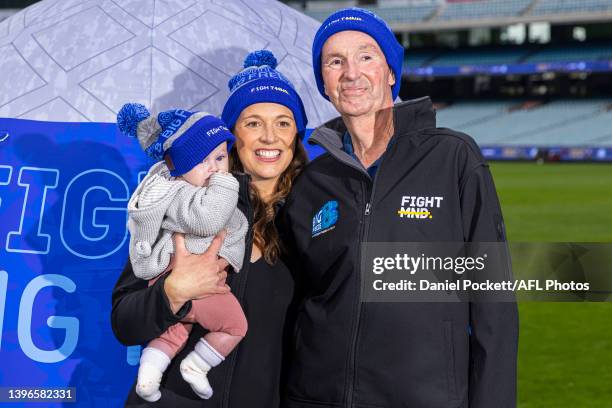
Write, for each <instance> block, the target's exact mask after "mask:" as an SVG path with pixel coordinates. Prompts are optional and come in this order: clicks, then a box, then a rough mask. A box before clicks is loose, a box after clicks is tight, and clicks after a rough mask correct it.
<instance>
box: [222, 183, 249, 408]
mask: <svg viewBox="0 0 612 408" xmlns="http://www.w3.org/2000/svg"><path fill="white" fill-rule="evenodd" d="M245 179H246V183H245V182H243V180H241V183H240V188H243V186H244V189H245V191H246V193H245V197H246V204H247V205H246V210H247V214H246V219H247V222H248V223H249V226H250V228H249V230H248V233H247V239H246V245H245V250H244V259H243V262H242V263H243V267H242V271H240V277H241V279H238V282H237V284H238V288H237V290H236V298H237V299H238V302H240V303H241V304H242V299H243V298H244V292H245V290H246V282H247V277H248V273H249V269H250V267H251V251H252V249H253V208H252V206H251V200H250V196H249V184H250V183H249V178H248V176H245ZM237 354H238V353H231V355H230V357H229V361H228V362H227V363H228V365H229V367H228V370H227V374H226V376H225V384H224V385H225V389H224V393H223V400H222V402H221V406H222V407H225V408H227V407H229V397H230V390H231V382H232V376H233V375H234V368H235V367H236V356H237Z"/></svg>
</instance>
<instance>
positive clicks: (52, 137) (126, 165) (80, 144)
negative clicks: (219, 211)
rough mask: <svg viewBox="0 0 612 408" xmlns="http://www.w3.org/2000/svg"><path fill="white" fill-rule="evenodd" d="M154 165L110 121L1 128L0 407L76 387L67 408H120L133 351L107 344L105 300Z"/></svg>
mask: <svg viewBox="0 0 612 408" xmlns="http://www.w3.org/2000/svg"><path fill="white" fill-rule="evenodd" d="M306 145H307V144H306ZM307 147H308V145H307ZM308 149H309V151H310V152H311V154H314V155H316V154H317V153H315V150H313V149H312V148H311V147H308ZM317 151H318V150H317ZM152 163H153V162H152V161H151V160H150V159H148V158H147V157H146V156H145V154H144V153H143V152H142V150H141V149H140V146H139V145H138V143H137V141H136V140H134V139H129V138H127V137H126V136H123V135H122V134H120V133H119V132H118V131H117V128H116V126H115V124H108V123H57V122H37V121H29V120H19V119H0V214H1V222H0V254H1V256H0V361H2V364H0V384H1V385H2V386H3V387H9V389H8V390H7V389H4V390H3V391H2V392H3V393H4V394H6V395H4V394H3V395H4V397H5V398H8V397H7V395H9V394H7V392H8V391H10V389H12V388H14V389H16V390H23V389H26V388H32V387H44V388H68V387H74V389H75V394H76V395H75V399H76V403H69V404H70V406H84V407H118V406H122V405H123V402H124V400H125V397H126V396H127V393H128V391H129V388H130V387H131V385H132V383H133V382H134V379H135V378H136V372H137V364H138V361H139V358H140V347H139V346H135V347H125V346H123V345H121V344H120V343H119V342H118V341H117V340H116V339H115V337H114V335H113V333H112V330H111V325H110V311H111V292H112V288H113V286H114V284H115V282H116V280H117V278H118V277H119V275H120V273H121V270H122V269H123V267H124V265H125V262H126V260H127V259H128V241H129V237H128V232H127V229H126V222H127V212H126V206H127V202H128V199H129V198H130V196H131V193H132V192H133V191H134V189H135V187H136V185H137V183H138V181H139V180H140V179H142V177H143V176H144V175H145V173H146V170H147V169H148V168H149V167H150V165H151V164H152ZM13 396H14V397H15V396H17V394H15V393H13ZM15 401H17V399H15ZM22 404H23V406H25V405H29V404H27V403H22ZM22 404H19V403H17V404H11V406H20V405H22ZM60 405H62V404H61V403H59V402H57V403H50V402H49V401H47V402H45V406H60Z"/></svg>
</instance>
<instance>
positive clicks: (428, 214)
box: [397, 196, 444, 219]
mask: <svg viewBox="0 0 612 408" xmlns="http://www.w3.org/2000/svg"><path fill="white" fill-rule="evenodd" d="M442 200H444V197H437V196H436V197H424V196H402V203H401V205H400V209H399V210H397V215H399V217H400V218H417V219H430V218H433V214H432V211H431V210H432V208H440V205H441V203H442Z"/></svg>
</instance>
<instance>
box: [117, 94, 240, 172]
mask: <svg viewBox="0 0 612 408" xmlns="http://www.w3.org/2000/svg"><path fill="white" fill-rule="evenodd" d="M117 126H118V127H119V130H120V131H121V133H123V134H124V135H126V136H129V137H136V138H137V139H138V142H139V143H140V146H141V147H142V149H143V150H144V151H145V153H146V154H147V155H148V156H149V157H151V158H153V159H155V160H162V159H165V160H166V164H168V168H169V170H170V174H171V175H172V176H174V177H178V176H181V175H183V174H185V173H187V172H189V170H191V169H193V168H194V167H195V166H196V165H197V164H198V163H201V162H202V161H203V160H204V159H205V158H206V156H208V155H209V154H210V153H211V152H212V151H213V150H215V149H216V148H217V146H219V145H220V144H221V143H223V142H228V149H229V148H230V145H231V143H232V142H233V141H234V136H233V135H232V134H231V132H230V131H229V129H228V128H227V126H226V125H225V123H223V121H222V120H221V119H219V118H217V117H215V116H212V115H209V114H207V113H206V112H189V111H186V110H182V109H172V110H167V111H163V112H160V113H159V114H158V115H157V116H151V114H150V113H149V111H148V110H147V108H145V107H144V106H143V105H141V104H139V103H127V104H125V105H123V107H122V108H121V110H120V111H119V113H118V114H117Z"/></svg>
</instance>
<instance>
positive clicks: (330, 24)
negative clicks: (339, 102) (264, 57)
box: [312, 7, 404, 100]
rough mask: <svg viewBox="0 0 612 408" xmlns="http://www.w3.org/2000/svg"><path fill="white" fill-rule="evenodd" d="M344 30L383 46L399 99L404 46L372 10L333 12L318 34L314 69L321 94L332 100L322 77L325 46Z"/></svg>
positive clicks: (356, 9) (356, 8)
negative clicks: (360, 33) (358, 33)
mask: <svg viewBox="0 0 612 408" xmlns="http://www.w3.org/2000/svg"><path fill="white" fill-rule="evenodd" d="M341 31H361V32H362V33H365V34H367V35H369V36H370V37H372V38H374V40H375V41H376V42H377V43H378V45H379V46H380V49H381V50H382V52H383V54H385V59H386V60H387V64H388V65H389V67H390V68H391V71H393V74H394V75H395V85H393V87H392V88H391V94H392V97H393V100H395V98H397V96H398V95H399V91H400V86H401V84H402V63H403V62H404V47H402V45H401V44H400V43H399V42H398V41H397V39H396V38H395V34H393V31H391V28H389V26H388V25H387V23H385V21H384V20H383V19H382V18H380V17H378V16H377V15H376V14H374V13H373V12H371V11H370V10H366V9H362V8H358V7H350V8H345V9H342V10H338V11H336V12H334V13H332V14H331V15H330V16H329V17H327V19H325V21H323V23H321V27H319V30H318V31H317V33H316V34H315V37H314V41H313V44H312V68H313V70H314V74H315V80H316V82H317V87H318V88H319V92H320V93H321V95H322V96H323V97H324V98H325V99H327V100H329V97H328V96H327V94H326V93H325V86H324V84H323V75H322V74H321V53H322V52H323V45H325V42H326V41H327V40H328V39H329V37H331V36H332V35H334V34H336V33H339V32H341Z"/></svg>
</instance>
